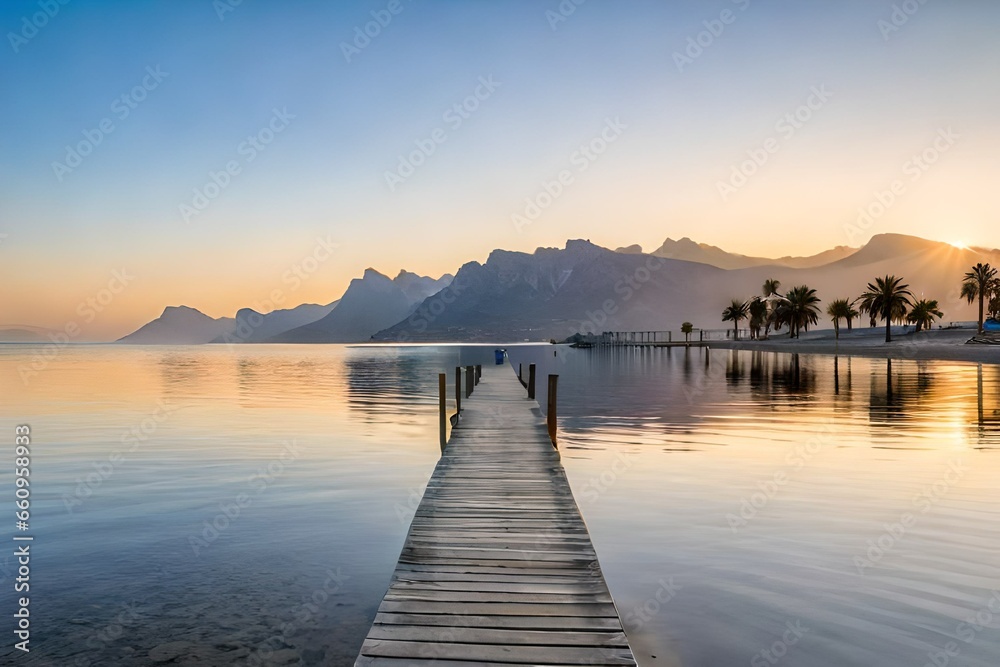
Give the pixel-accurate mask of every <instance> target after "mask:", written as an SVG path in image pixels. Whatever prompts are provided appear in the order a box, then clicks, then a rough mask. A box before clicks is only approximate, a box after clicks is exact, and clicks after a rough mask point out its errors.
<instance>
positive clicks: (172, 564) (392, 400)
mask: <svg viewBox="0 0 1000 667" xmlns="http://www.w3.org/2000/svg"><path fill="white" fill-rule="evenodd" d="M509 351H510V357H511V361H512V362H514V364H515V365H516V364H517V363H524V364H525V367H526V365H527V363H530V362H533V363H538V364H539V365H540V369H539V373H540V376H542V377H544V375H545V374H546V373H558V374H559V375H560V391H559V404H560V406H559V409H560V415H559V417H560V419H559V422H560V439H561V441H560V449H561V450H562V453H563V460H564V463H565V466H566V469H567V473H568V475H569V477H570V480H571V483H572V484H573V488H574V492H575V494H576V497H577V501H578V503H579V505H580V507H581V510H582V512H583V515H584V518H585V519H586V521H587V523H588V525H589V527H590V529H591V535H592V538H593V540H594V543H595V546H596V547H597V552H598V554H599V556H600V559H601V563H602V566H603V569H604V572H605V576H606V577H607V580H608V584H609V586H610V587H611V590H612V593H613V594H614V596H615V600H616V602H617V604H618V606H619V610H620V611H621V614H622V617H623V621H624V623H625V626H626V630H627V632H628V634H629V637H630V640H631V642H632V646H633V649H634V650H635V652H636V656H637V658H638V659H639V662H640V664H641V665H671V666H672V665H684V666H687V667H697V666H718V665H738V664H743V665H745V664H750V665H771V664H781V665H804V666H817V667H826V666H830V667H834V666H836V667H844V666H848V665H850V666H854V665H857V666H870V665H887V666H890V667H895V666H897V665H899V666H904V665H905V666H907V667H910V666H912V667H921V666H922V665H925V664H934V662H935V661H937V664H938V665H939V666H940V665H941V664H942V662H941V661H942V660H947V662H948V664H952V665H962V666H966V667H996V665H998V664H1000V557H998V554H1000V484H998V480H1000V367H998V366H993V365H987V366H978V365H976V364H962V363H944V362H910V361H898V360H897V361H893V362H891V363H889V362H887V361H885V360H873V359H858V358H855V359H850V358H847V357H840V358H838V359H834V358H833V357H822V356H801V357H797V358H796V357H793V356H791V355H778V354H771V353H751V352H729V351H722V350H715V351H711V352H706V351H703V350H699V349H692V350H689V351H686V350H683V349H675V350H672V351H667V350H634V349H619V350H614V351H599V350H570V349H567V348H564V347H559V348H558V350H556V348H553V347H552V346H524V347H521V346H518V347H511V348H509ZM556 351H557V354H556V355H554V354H553V352H556ZM41 352H43V350H42V349H41V348H32V347H27V346H15V345H0V399H2V405H3V410H2V412H0V432H2V433H6V434H8V435H7V436H5V437H7V438H8V441H9V443H10V445H9V446H5V447H4V451H7V452H8V453H10V452H11V451H12V449H13V440H14V426H15V425H16V424H30V425H31V427H32V439H33V448H32V451H33V461H32V473H31V474H32V477H31V480H32V487H31V488H32V492H33V495H32V500H33V505H32V509H33V514H32V519H31V531H30V534H32V535H33V536H34V537H35V541H34V543H33V545H32V550H33V556H34V558H33V559H32V581H31V596H32V604H31V610H32V617H31V618H32V630H33V634H32V644H31V646H32V652H31V653H30V654H29V655H27V656H25V655H18V656H16V657H17V659H18V664H25V665H59V666H60V667H61V666H64V665H80V666H81V667H82V666H85V665H133V664H135V665H142V664H151V659H152V658H151V656H152V657H153V658H157V659H161V658H163V659H169V658H170V657H172V656H177V658H178V663H175V664H192V665H193V664H204V665H212V664H250V665H261V664H305V665H349V664H351V663H352V661H353V659H354V657H355V656H356V655H357V651H358V649H359V647H360V645H361V642H362V641H363V639H364V636H365V634H366V633H367V630H368V627H369V625H370V623H371V621H372V619H373V617H374V614H375V609H376V608H377V606H378V604H379V602H380V600H381V597H382V595H383V593H384V592H385V588H386V586H387V585H388V581H389V578H390V576H391V574H392V570H393V568H394V565H395V562H396V559H397V557H398V555H399V550H400V547H401V546H402V544H403V540H404V538H405V534H406V529H407V527H408V522H409V519H410V516H412V508H413V507H415V504H416V502H417V501H418V500H419V497H420V494H421V492H422V488H423V485H424V484H425V483H426V481H427V479H428V477H429V475H430V473H431V470H432V469H433V467H434V465H435V463H436V460H437V456H438V453H439V452H438V445H437V395H436V393H437V373H439V372H446V371H448V372H453V371H452V370H451V369H453V367H454V366H455V365H457V364H470V363H484V364H490V365H487V366H485V367H484V372H486V373H491V372H510V371H509V369H506V368H497V367H494V366H493V365H492V363H491V359H492V348H491V347H488V348H482V347H458V346H423V347H422V346H413V347H403V348H377V347H364V346H362V347H344V346H241V347H237V348H234V349H230V348H228V347H226V346H202V347H158V348H154V347H139V348H136V347H120V346H79V347H70V348H66V349H62V350H60V351H59V352H58V354H56V355H55V356H54V358H51V359H50V360H49V361H47V362H45V368H44V369H43V370H41V371H40V372H39V373H38V374H37V375H35V376H33V377H31V378H30V379H29V380H28V382H27V383H25V382H23V381H22V380H21V378H20V377H19V372H18V369H19V367H24V366H26V365H29V364H31V363H32V360H33V359H34V361H35V362H36V363H38V364H40V363H41V361H40V358H36V357H34V355H36V354H40V353H41ZM542 398H543V401H542V404H543V405H544V397H542ZM0 481H2V484H0V492H2V494H4V495H3V497H5V498H11V499H12V498H13V485H12V475H11V472H10V465H8V466H6V467H5V468H3V472H2V473H0ZM4 502H6V501H4ZM6 551H7V553H8V554H9V552H10V550H9V549H8V550H6ZM13 565H14V563H13V559H12V558H11V557H9V556H8V555H7V554H5V555H4V556H3V557H0V579H2V582H0V586H2V589H0V590H3V593H2V595H0V600H2V601H3V607H4V609H5V610H6V609H12V608H13V600H12V597H13V596H12V594H11V592H10V591H11V586H12V578H13V576H16V574H15V569H16V568H14V567H13ZM4 613H7V612H6V611H4ZM11 643H12V642H11V641H10V640H8V641H6V642H5V643H4V645H3V647H2V648H0V657H3V656H8V657H9V656H11V655H12V654H13V648H12V646H11ZM949 653H950V655H949ZM4 661H6V658H4Z"/></svg>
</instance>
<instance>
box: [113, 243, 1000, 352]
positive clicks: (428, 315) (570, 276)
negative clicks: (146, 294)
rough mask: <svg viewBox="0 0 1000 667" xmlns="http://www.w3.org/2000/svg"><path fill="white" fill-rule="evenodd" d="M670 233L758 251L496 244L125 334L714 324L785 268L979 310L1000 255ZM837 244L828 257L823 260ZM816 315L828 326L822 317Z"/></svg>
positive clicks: (359, 333) (849, 289)
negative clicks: (810, 248)
mask: <svg viewBox="0 0 1000 667" xmlns="http://www.w3.org/2000/svg"><path fill="white" fill-rule="evenodd" d="M665 245H666V246H667V248H668V250H667V251H668V252H675V251H677V254H681V255H684V256H685V257H692V258H693V257H698V258H700V259H701V260H708V259H712V260H713V261H718V262H720V263H726V262H728V263H730V264H732V263H736V264H740V263H743V264H746V263H747V262H750V263H751V264H752V263H753V262H757V261H762V262H766V263H764V264H753V265H751V266H742V267H740V268H733V269H724V268H720V267H717V266H715V265H713V264H711V263H709V262H708V261H694V260H693V259H691V260H688V259H679V258H671V257H662V256H659V255H657V254H647V253H642V252H640V248H639V247H638V246H632V247H628V248H620V249H619V250H618V251H612V250H609V249H607V248H602V247H599V246H596V245H594V244H592V243H590V242H589V241H568V242H567V243H566V247H565V248H562V249H560V248H539V249H537V250H536V251H535V252H534V253H523V252H510V251H506V250H494V251H493V252H492V253H490V256H489V258H488V259H487V261H486V262H485V263H484V264H480V263H479V262H469V263H467V264H465V265H464V266H462V268H461V269H460V270H459V271H458V273H457V274H456V276H455V278H454V280H452V277H451V276H450V275H446V276H444V277H442V278H440V279H438V280H434V279H432V278H427V277H422V276H418V275H416V274H414V273H410V272H407V271H401V272H400V273H399V274H398V275H397V276H396V277H395V278H394V279H390V278H389V277H388V276H385V275H383V274H381V273H379V272H378V271H375V270H374V269H368V270H367V271H365V274H364V276H363V277H362V278H357V279H355V280H353V281H351V284H350V286H349V287H348V289H347V291H346V292H345V293H344V295H343V297H342V298H341V299H340V301H339V302H334V303H332V304H327V305H326V306H317V305H312V304H309V305H305V306H300V307H298V308H293V309H290V310H287V311H276V312H274V313H268V314H265V315H261V314H260V313H257V312H256V311H253V310H250V309H243V310H241V311H239V313H237V318H236V319H235V320H234V319H231V318H220V319H218V320H215V319H212V318H210V317H208V316H206V315H204V314H202V313H200V312H198V311H197V310H194V309H191V308H185V307H180V308H167V309H166V310H165V311H164V313H163V315H161V316H160V317H159V318H157V319H156V320H154V321H153V322H150V323H149V324H147V325H145V326H144V327H142V328H141V329H139V330H138V331H136V332H135V333H133V334H130V335H128V336H126V337H124V338H123V339H122V342H126V343H147V344H155V343H173V344H183V343H206V342H210V341H220V342H227V340H229V341H231V340H241V335H240V332H241V331H242V332H243V333H245V334H247V337H246V340H247V341H248V342H285V343H344V342H363V341H367V340H369V339H371V338H373V337H374V339H375V340H381V341H393V340H395V341H408V340H414V341H461V340H491V341H517V340H524V339H529V340H543V339H548V338H556V339H559V340H562V339H564V338H566V337H568V336H570V335H572V334H573V333H576V332H579V331H582V332H585V333H599V332H601V331H606V330H607V331H610V330H643V331H652V330H661V331H662V330H678V329H679V328H680V325H681V323H682V322H684V321H689V322H692V323H693V324H694V325H695V326H696V327H699V328H705V329H721V328H723V326H724V325H723V323H722V322H721V319H720V313H721V311H722V308H723V307H724V306H725V305H726V304H727V303H728V302H729V301H730V300H731V299H733V298H738V299H749V298H751V297H753V296H755V295H757V294H759V293H760V289H761V285H762V284H763V282H764V280H765V279H768V278H774V279H777V280H780V281H781V284H782V291H784V290H787V289H789V288H791V287H793V286H796V285H802V284H806V285H809V286H810V287H813V288H815V289H816V290H817V291H818V293H819V296H820V298H821V299H822V300H823V302H824V303H827V302H829V301H831V300H833V299H836V298H848V299H853V298H854V297H856V296H857V295H859V294H860V293H861V292H862V291H863V289H864V287H865V285H866V283H868V282H870V281H872V280H874V278H875V277H876V276H883V275H886V274H893V275H896V276H901V277H902V278H903V279H904V280H905V281H906V282H907V283H909V285H910V289H911V291H912V292H913V293H914V295H916V297H917V298H928V299H937V300H938V301H939V305H940V308H941V309H942V310H943V311H944V313H945V318H944V322H949V321H969V320H973V319H975V317H976V313H975V312H974V306H970V305H969V304H967V303H966V302H965V301H964V300H963V299H960V298H959V286H960V283H961V279H962V276H963V275H964V273H965V272H966V271H968V270H969V267H971V266H972V265H973V264H975V263H976V262H990V263H992V264H994V265H995V266H996V265H1000V252H998V251H996V250H985V249H968V248H957V247H955V246H952V245H950V244H947V243H941V242H936V241H928V240H926V239H921V238H917V237H913V236H906V235H903V234H881V235H878V236H875V237H873V238H872V239H871V240H870V241H869V242H868V243H867V244H866V245H865V246H864V247H862V248H860V249H853V248H845V247H838V248H835V249H833V250H830V251H827V252H825V253H820V254H818V255H813V256H812V257H803V258H780V259H777V260H764V259H761V258H752V257H745V256H742V255H732V254H730V253H725V251H722V250H720V249H718V248H714V247H713V246H704V245H701V244H697V243H694V242H693V241H690V239H682V240H681V241H669V239H668V244H665ZM660 251H662V248H660V249H658V250H657V251H656V252H657V253H658V252H660ZM720 253H721V254H720ZM727 257H728V259H726V258H727ZM831 258H836V259H833V261H827V260H830V259H831ZM781 262H784V264H781ZM813 264H815V265H813ZM801 265H806V266H801ZM254 322H256V323H257V325H256V326H253V323H254ZM858 324H859V325H863V323H858ZM820 326H821V327H825V326H828V322H827V320H826V318H823V322H822V323H821V325H820ZM227 337H228V338H227Z"/></svg>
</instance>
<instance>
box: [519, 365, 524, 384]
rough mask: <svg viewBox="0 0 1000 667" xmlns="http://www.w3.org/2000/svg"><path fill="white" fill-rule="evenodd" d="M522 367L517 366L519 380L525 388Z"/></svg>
mask: <svg viewBox="0 0 1000 667" xmlns="http://www.w3.org/2000/svg"><path fill="white" fill-rule="evenodd" d="M521 366H522V364H518V365H517V379H518V380H520V381H521V386H522V387H523V386H524V380H522V379H521Z"/></svg>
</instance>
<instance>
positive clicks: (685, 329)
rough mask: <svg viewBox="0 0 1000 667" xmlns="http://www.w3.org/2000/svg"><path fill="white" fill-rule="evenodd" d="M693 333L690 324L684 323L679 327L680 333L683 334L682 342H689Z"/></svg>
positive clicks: (692, 326) (692, 327)
mask: <svg viewBox="0 0 1000 667" xmlns="http://www.w3.org/2000/svg"><path fill="white" fill-rule="evenodd" d="M692 331H694V325H693V324H691V323H690V322H685V323H684V324H682V325H681V333H682V334H684V342H685V343H690V342H691V332H692Z"/></svg>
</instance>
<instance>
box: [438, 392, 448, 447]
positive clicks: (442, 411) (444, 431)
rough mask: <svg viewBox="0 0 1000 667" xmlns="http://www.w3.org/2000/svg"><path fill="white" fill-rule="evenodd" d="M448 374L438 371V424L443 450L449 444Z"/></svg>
mask: <svg viewBox="0 0 1000 667" xmlns="http://www.w3.org/2000/svg"><path fill="white" fill-rule="evenodd" d="M447 400H448V376H447V375H446V374H445V373H438V426H439V431H440V433H441V436H440V440H441V451H442V452H444V448H445V447H446V446H447V445H448V415H447V412H448V409H447Z"/></svg>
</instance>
